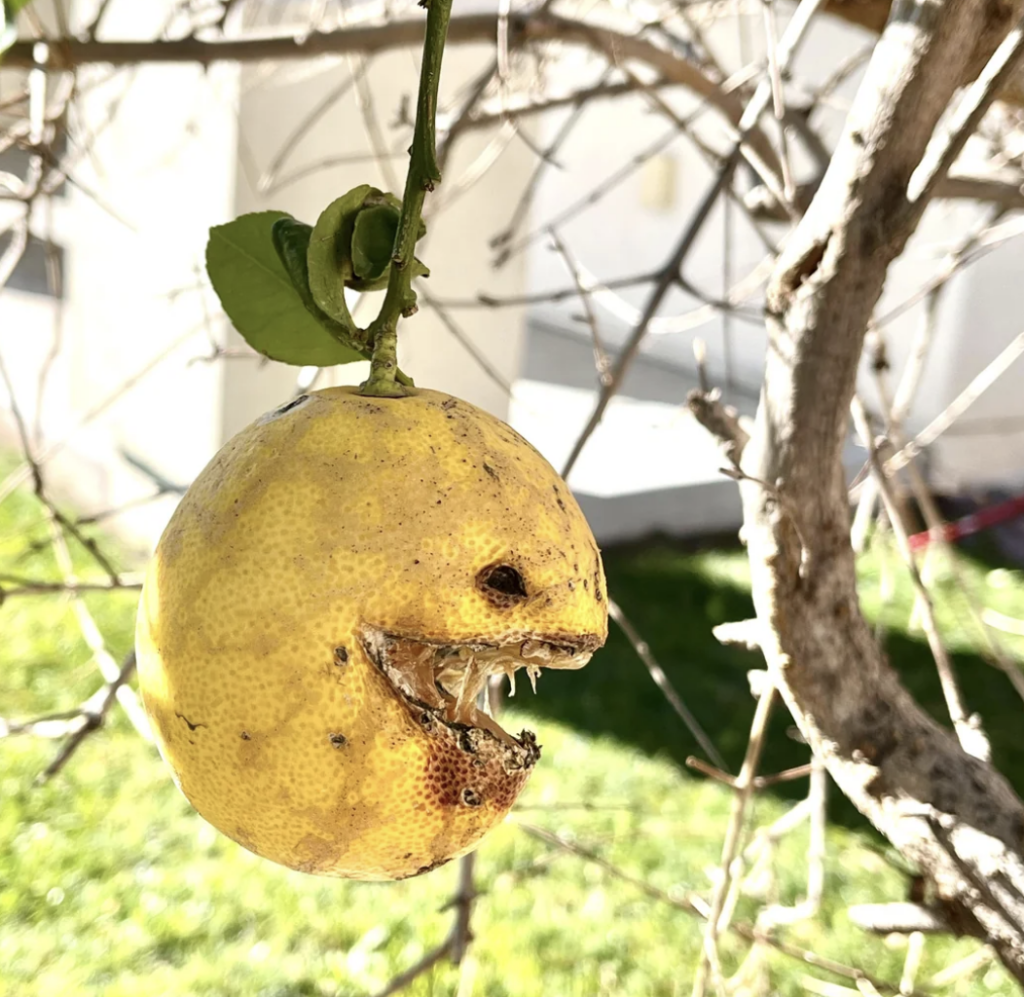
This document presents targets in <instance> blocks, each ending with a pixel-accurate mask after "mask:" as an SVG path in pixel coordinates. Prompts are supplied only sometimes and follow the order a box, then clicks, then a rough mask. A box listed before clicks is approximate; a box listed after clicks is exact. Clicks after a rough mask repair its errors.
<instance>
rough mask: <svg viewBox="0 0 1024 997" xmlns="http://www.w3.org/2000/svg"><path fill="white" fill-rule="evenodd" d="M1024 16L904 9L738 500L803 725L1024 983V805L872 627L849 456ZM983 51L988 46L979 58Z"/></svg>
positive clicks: (821, 224)
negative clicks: (882, 341)
mask: <svg viewBox="0 0 1024 997" xmlns="http://www.w3.org/2000/svg"><path fill="white" fill-rule="evenodd" d="M1015 13H1016V11H1015V10H1014V8H1013V7H1011V6H1010V5H1008V4H1002V3H997V2H993V0H939V2H936V3H934V4H931V5H929V6H928V7H927V8H922V7H920V6H919V5H916V4H913V3H910V2H906V3H902V2H901V3H897V4H896V5H895V6H894V8H893V12H892V17H891V19H890V22H889V25H888V27H887V28H886V30H885V32H884V33H883V35H882V38H881V40H880V41H879V44H878V46H877V48H876V50H875V53H874V56H873V58H872V61H871V64H870V66H869V68H868V71H867V74H866V76H865V79H864V82H863V84H862V86H861V88H860V91H859V93H858V95H857V98H856V100H855V102H854V105H853V108H852V110H851V112H850V115H849V118H848V121H847V124H846V128H845V130H844V134H843V136H842V138H841V139H840V142H839V145H838V147H837V151H836V154H835V156H834V157H833V159H832V163H831V165H830V167H829V169H828V172H827V173H826V175H825V178H824V180H823V182H822V186H821V189H820V190H819V192H818V194H817V196H816V197H815V199H814V201H813V202H812V204H811V206H810V209H809V211H808V213H807V215H806V216H805V217H804V219H803V221H802V223H801V224H800V226H799V227H798V229H797V231H796V232H795V233H794V236H793V238H792V239H791V240H790V241H789V243H788V244H787V246H786V247H785V249H784V251H783V253H782V255H781V257H780V259H779V262H778V265H777V268H776V272H775V274H774V276H773V278H772V280H771V282H770V284H769V287H768V292H767V316H768V317H767V327H768V336H769V344H768V354H767V362H766V370H765V379H764V387H763V391H762V399H761V405H760V407H759V411H758V417H757V421H756V426H755V430H754V433H753V435H752V437H751V440H750V442H749V443H748V445H747V447H746V448H745V450H744V455H743V460H742V467H743V471H744V472H745V475H747V477H746V478H745V480H743V481H742V482H741V486H740V487H741V492H742V496H743V503H744V521H745V530H746V538H747V543H748V547H749V553H750V562H751V569H752V581H753V590H754V601H755V605H756V607H757V612H758V617H759V618H760V619H761V621H762V624H763V626H762V628H761V638H762V649H763V651H764V654H765V658H766V659H767V662H768V665H769V668H770V669H771V671H772V673H773V675H774V677H775V681H776V683H777V685H778V688H779V690H780V692H781V693H782V695H783V697H784V698H785V701H786V703H787V705H788V706H789V708H790V710H791V712H792V714H793V716H794V717H795V718H796V720H797V723H798V725H799V727H800V729H801V731H802V732H803V734H804V736H805V737H806V738H807V740H808V741H809V742H810V743H811V744H812V746H813V748H814V751H815V753H816V754H817V755H819V756H820V757H822V758H823V759H824V761H825V763H826V764H827V766H828V768H829V771H830V772H831V774H832V776H833V778H835V780H836V782H837V783H838V784H839V785H840V786H841V788H842V789H843V791H844V792H845V793H846V794H847V796H849V797H850V799H851V800H852V801H853V802H854V803H855V804H856V806H857V807H858V808H859V809H860V810H861V811H862V812H863V813H864V814H866V815H867V816H868V817H869V818H870V819H871V821H872V822H873V823H874V824H875V825H876V826H877V827H878V828H879V830H880V831H882V832H883V833H884V834H885V835H886V836H887V837H888V838H889V840H890V841H891V842H892V843H893V844H894V845H895V846H896V847H897V848H898V849H899V850H900V851H901V852H902V853H903V854H904V855H905V856H906V857H907V858H909V859H910V860H911V861H912V862H914V863H916V864H917V866H918V867H919V868H920V869H921V870H922V871H923V872H924V873H925V874H926V875H927V876H928V877H929V878H930V879H932V880H933V881H934V882H935V885H936V888H937V892H938V894H939V896H940V897H941V898H942V899H943V901H945V902H946V903H947V904H948V905H949V907H950V908H951V909H953V910H955V911H956V914H957V924H956V927H957V930H960V931H963V932H967V933H971V934H980V935H982V936H983V937H987V938H988V939H990V941H991V943H992V944H993V945H994V947H995V948H996V950H997V951H998V953H999V955H1000V957H1001V958H1002V960H1003V962H1004V963H1005V964H1006V966H1007V968H1008V969H1009V970H1010V972H1011V973H1013V974H1014V975H1015V976H1016V977H1017V979H1019V980H1022V981H1024V851H1022V848H1024V805H1022V804H1021V801H1020V800H1019V799H1018V798H1017V797H1016V796H1015V794H1014V793H1013V790H1012V789H1011V788H1010V786H1009V784H1008V783H1007V782H1006V780H1005V779H1004V778H1003V777H1002V776H1001V775H999V773H997V772H996V771H995V770H994V769H993V768H992V767H991V766H990V765H988V764H986V763H985V762H983V761H981V760H980V759H977V758H972V757H971V756H970V755H968V754H967V753H965V752H964V751H963V749H962V748H961V747H960V745H959V744H958V743H957V742H956V740H955V739H954V738H953V737H952V736H951V735H950V733H949V732H948V730H946V729H944V728H941V727H939V725H938V724H937V723H936V722H935V721H934V720H933V719H932V718H931V717H930V716H928V715H927V714H925V712H924V711H923V710H922V709H921V708H920V706H918V704H917V703H916V702H915V701H914V700H913V699H912V698H911V697H910V695H909V694H908V693H907V691H906V690H905V689H904V688H903V686H902V685H901V684H900V682H899V680H898V678H897V676H896V674H895V672H894V671H893V670H892V668H891V667H890V665H889V664H888V662H887V661H886V659H885V657H884V655H883V653H882V651H881V649H880V648H879V646H878V644H877V643H876V641H875V639H874V637H873V635H872V632H871V630H870V628H869V626H868V624H867V622H866V621H865V620H864V617H863V616H862V615H861V612H860V607H859V604H858V600H857V593H856V576H855V571H854V559H853V552H852V549H851V546H850V521H849V520H850V516H849V503H848V499H847V491H846V481H845V477H844V472H843V466H842V462H841V454H842V448H843V445H844V441H845V439H846V432H847V409H848V407H849V404H850V401H851V399H852V397H853V392H854V386H855V380H856V374H857V366H858V362H859V358H860V355H861V350H862V346H863V342H864V334H865V329H866V328H867V324H868V321H869V319H870V317H871V313H872V310H873V309H874V306H875V304H876V302H877V300H878V298H879V296H880V294H881V290H882V286H883V283H884V281H885V277H886V272H887V269H888V267H889V264H890V263H891V262H892V261H893V260H894V259H895V258H896V257H897V256H898V255H899V254H900V253H901V252H902V250H903V248H904V246H905V244H906V242H907V239H908V238H909V236H910V235H911V233H912V232H913V231H914V229H915V228H916V226H917V223H918V221H919V220H920V217H921V214H922V213H923V211H924V207H925V200H926V198H925V197H918V198H916V199H913V200H912V199H911V198H910V197H908V185H909V183H910V178H911V176H912V175H913V173H914V171H915V169H917V167H918V164H919V163H920V162H921V160H922V157H923V156H924V153H925V150H926V148H927V147H928V144H929V140H930V139H931V136H932V134H933V132H934V130H935V127H936V125H937V124H938V122H939V120H940V118H941V117H942V115H943V114H944V112H945V110H946V108H947V106H948V104H949V102H950V100H951V98H952V97H953V93H954V91H955V89H956V86H957V84H958V82H959V81H961V80H963V79H966V78H967V77H968V74H969V73H970V71H971V69H972V65H973V63H972V60H975V59H976V58H977V55H978V52H979V50H980V49H981V48H984V49H985V50H986V52H985V54H986V56H990V55H991V53H992V52H993V51H994V50H995V48H996V46H997V45H998V44H999V43H1000V42H1001V40H1002V39H1003V37H1004V36H1005V35H1006V34H1007V32H1008V30H1009V28H1010V25H1011V19H1012V18H1013V17H1014V16H1015ZM965 38H969V39H977V40H978V41H977V44H976V47H975V50H974V52H971V51H965V46H964V45H963V39H965ZM994 95H995V94H994V87H990V88H988V90H987V92H986V93H985V94H984V95H983V96H982V99H981V100H980V102H979V103H978V105H977V106H978V108H982V107H983V106H985V105H987V104H988V103H989V102H990V101H991V100H992V99H993V97H994ZM974 117H976V115H975V116H974ZM972 120H973V119H972ZM969 126H970V123H965V127H969ZM945 141H947V142H953V143H955V142H957V141H959V137H957V136H953V137H951V138H947V139H946V140H945ZM939 161H941V162H945V161H946V160H945V159H940V160H939ZM929 186H930V184H929ZM765 482H767V483H769V484H770V487H768V488H766V487H765V486H764V483H765Z"/></svg>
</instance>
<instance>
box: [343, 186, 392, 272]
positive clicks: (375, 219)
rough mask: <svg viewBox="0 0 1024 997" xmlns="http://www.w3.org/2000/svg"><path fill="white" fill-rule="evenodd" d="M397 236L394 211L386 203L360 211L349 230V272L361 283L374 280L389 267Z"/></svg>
mask: <svg viewBox="0 0 1024 997" xmlns="http://www.w3.org/2000/svg"><path fill="white" fill-rule="evenodd" d="M397 233H398V212H397V211H396V210H395V208H394V207H393V206H392V205H390V204H379V205H376V206H375V207H372V208H363V210H362V211H360V212H359V214H357V215H356V221H355V227H354V229H353V231H352V269H353V270H354V271H355V275H356V276H357V277H359V278H361V279H363V280H376V279H377V278H378V277H381V276H383V274H384V271H385V270H387V269H388V267H389V266H390V265H391V256H392V254H393V253H394V249H395V236H396V235H397Z"/></svg>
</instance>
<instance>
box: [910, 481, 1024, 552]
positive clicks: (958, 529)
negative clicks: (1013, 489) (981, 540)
mask: <svg viewBox="0 0 1024 997" xmlns="http://www.w3.org/2000/svg"><path fill="white" fill-rule="evenodd" d="M1017 516H1024V495H1018V496H1017V497H1016V498H1012V499H1007V500H1006V501H1005V502H999V503H997V504H996V505H989V506H986V507H985V508H984V509H979V510H978V511H977V512H972V513H971V514H970V515H969V516H964V517H963V518H962V519H957V520H955V521H954V522H952V523H946V524H944V525H943V526H940V527H938V528H937V529H934V530H925V531H924V533H915V534H914V535H913V536H911V537H909V538H908V540H909V542H910V549H911V550H923V549H924V548H925V547H927V546H928V544H930V543H931V542H932V541H933V540H945V541H946V542H947V543H956V541H957V540H959V539H960V538H961V537H969V536H970V535H971V534H972V533H980V532H981V531H982V530H987V529H988V528H989V527H990V526H995V525H996V524H997V523H1005V522H1006V521H1007V520H1008V519H1016V518H1017Z"/></svg>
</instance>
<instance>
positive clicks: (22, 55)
mask: <svg viewBox="0 0 1024 997" xmlns="http://www.w3.org/2000/svg"><path fill="white" fill-rule="evenodd" d="M507 19H508V43H509V48H510V49H514V48H522V47H523V46H526V45H531V44H538V43H542V42H551V41H556V42H561V43H563V44H569V45H580V46H583V47H584V48H588V49H590V50H591V51H592V52H594V53H595V54H597V55H600V56H602V57H603V56H605V55H606V53H607V52H609V51H613V52H615V54H616V56H617V58H618V59H620V60H636V61H638V62H643V63H646V64H647V65H648V66H650V67H651V68H652V69H655V70H657V72H658V73H659V74H660V75H661V76H662V77H663V80H664V82H665V83H671V84H676V85H678V86H683V87H686V88H687V89H688V90H691V91H693V92H694V93H695V94H697V95H698V96H700V97H702V98H703V99H705V100H706V101H707V102H708V103H710V104H712V105H713V106H715V107H716V108H718V110H719V111H721V112H722V113H723V114H724V115H725V116H726V118H728V119H729V120H730V121H731V122H732V123H733V125H735V126H739V122H740V117H741V115H742V113H743V103H742V101H741V99H740V97H739V96H738V95H737V94H733V93H729V92H727V91H726V90H725V89H724V88H723V87H722V86H721V83H720V82H719V81H717V80H713V79H711V78H710V77H708V76H707V75H705V73H704V72H703V71H702V70H701V69H700V67H698V66H697V65H695V64H694V63H692V62H689V61H687V60H686V59H684V58H681V57H680V56H679V55H678V54H677V53H675V52H672V51H669V50H668V49H666V48H662V47H661V46H659V45H655V44H654V43H653V42H651V41H649V40H648V39H647V38H645V37H642V36H641V35H631V34H626V33H624V32H619V31H613V30H611V29H609V28H605V27H601V26H599V25H595V24H590V23H588V22H586V21H583V20H576V19H572V18H566V17H559V16H556V15H554V14H551V13H547V12H544V13H539V14H515V13H513V14H509V15H508V18H507ZM499 20H500V17H499V16H498V15H494V14H465V15H462V16H459V17H453V18H452V19H451V23H450V25H449V28H448V41H449V43H450V44H453V45H458V44H473V43H485V44H491V43H493V40H494V38H495V36H496V34H497V31H498V22H499ZM422 37H423V23H422V21H421V20H415V19H408V20H400V21H392V22H391V23H389V24H376V25H371V26H369V27H362V26H360V27H354V28H342V29H340V30H338V31H328V32H323V33H318V32H310V33H309V34H308V35H305V36H304V37H303V38H301V39H296V38H295V37H293V36H292V35H285V36H282V37H276V38H243V39H227V40H210V41H207V40H203V39H199V38H195V37H187V38H179V39H173V40H152V41H127V42H102V41H95V40H86V41H78V40H77V39H70V38H62V39H57V40H54V41H53V42H52V43H51V45H50V51H51V53H52V55H51V58H52V61H53V63H54V65H55V66H56V67H60V68H69V69H70V68H73V67H75V66H82V65H87V64H90V63H102V64H105V65H110V66H130V65H136V64H138V63H156V62H159V63H174V62H185V63H189V62H190V63H198V64H199V65H202V66H209V65H211V64H212V63H215V62H260V61H263V60H271V61H282V60H288V59H311V58H314V57H316V56H323V55H346V54H351V53H355V52H358V53H362V54H363V55H370V54H373V53H377V52H386V51H389V50H391V49H396V48H410V47H414V46H417V45H419V44H420V42H421V40H422ZM34 64H35V63H34V62H33V58H32V43H31V42H16V43H15V44H14V45H12V46H11V47H10V48H9V49H7V51H6V52H5V53H4V65H5V66H7V67H10V66H32V65H34ZM747 142H748V143H749V145H750V146H751V147H752V148H753V149H754V151H755V152H756V153H757V154H758V155H759V156H761V157H762V158H763V159H764V160H765V162H767V163H768V164H770V165H771V166H773V167H774V166H775V165H776V163H777V158H776V156H775V152H774V150H773V148H772V145H771V143H770V142H769V141H768V139H767V138H766V137H765V135H764V133H763V132H761V131H759V130H752V131H751V132H750V134H749V136H748V137H747Z"/></svg>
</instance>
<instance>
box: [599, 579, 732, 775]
mask: <svg viewBox="0 0 1024 997" xmlns="http://www.w3.org/2000/svg"><path fill="white" fill-rule="evenodd" d="M608 615H609V616H610V617H611V618H612V619H613V620H614V621H615V622H616V623H617V624H618V625H619V629H620V630H621V631H622V632H623V633H624V634H625V635H626V639H627V640H628V641H629V642H630V644H632V645H633V650H634V651H636V654H637V657H638V658H639V659H640V660H641V661H642V662H643V663H644V666H645V667H646V668H647V671H648V672H649V673H650V676H651V678H652V679H653V680H654V684H655V685H656V686H657V687H658V688H659V689H660V690H661V692H662V695H663V696H664V697H665V698H666V699H667V700H668V702H669V705H670V706H671V707H672V709H673V710H675V712H676V715H677V716H678V717H679V718H680V719H681V720H682V721H683V723H684V724H686V728H687V730H689V732H690V733H691V734H692V735H693V736H694V738H695V739H696V741H697V743H698V744H699V745H700V746H701V747H702V748H703V749H704V752H705V754H706V755H707V756H708V758H710V759H711V760H712V761H713V762H714V763H715V764H716V765H717V766H718V767H719V768H720V769H724V768H727V766H726V764H725V760H724V759H723V758H722V756H721V755H720V754H719V752H718V749H717V748H716V747H715V745H714V742H713V741H712V740H711V738H709V737H708V735H707V733H706V732H705V731H704V728H703V727H701V725H700V721H698V720H697V718H696V717H695V716H694V715H693V714H692V713H691V712H690V710H689V708H688V707H687V705H686V704H685V703H684V702H683V700H682V698H681V697H680V695H679V693H678V692H676V690H675V687H674V686H673V685H672V683H671V682H670V681H669V677H668V676H667V675H666V674H665V670H664V669H663V668H662V667H661V665H659V664H658V662H657V660H656V659H655V657H654V655H653V654H652V653H651V649H650V647H649V646H648V644H647V641H645V640H644V639H643V638H642V637H641V636H640V634H639V633H638V632H637V629H636V627H634V626H633V624H632V623H630V621H629V618H628V617H627V616H626V614H625V613H623V612H622V610H621V609H620V608H619V604H618V603H617V602H614V601H613V600H612V599H610V598H609V600H608Z"/></svg>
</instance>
